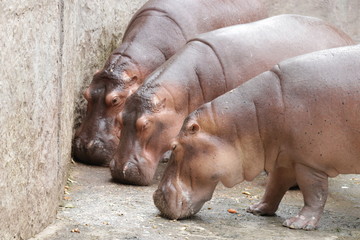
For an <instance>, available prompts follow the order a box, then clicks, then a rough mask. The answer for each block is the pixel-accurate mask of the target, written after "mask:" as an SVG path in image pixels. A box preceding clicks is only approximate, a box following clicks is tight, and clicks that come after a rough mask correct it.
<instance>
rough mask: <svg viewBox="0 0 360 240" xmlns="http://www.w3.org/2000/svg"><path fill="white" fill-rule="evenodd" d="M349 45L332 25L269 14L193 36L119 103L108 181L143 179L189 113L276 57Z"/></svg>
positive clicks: (148, 176) (151, 173)
mask: <svg viewBox="0 0 360 240" xmlns="http://www.w3.org/2000/svg"><path fill="white" fill-rule="evenodd" d="M294 29H296V31H294ZM352 43H353V41H352V40H351V39H350V38H349V37H348V36H347V35H346V34H344V33H343V32H342V31H339V30H338V29H336V28H334V27H333V26H331V25H329V24H327V23H325V22H323V21H321V20H319V19H316V18H311V17H304V16H299V15H281V16H276V17H271V18H268V19H264V20H261V21H258V22H253V23H249V24H242V25H237V26H232V27H227V28H223V29H219V30H216V31H213V32H209V33H206V34H202V35H201V36H198V37H197V38H195V39H193V40H191V41H190V42H189V43H188V44H187V45H186V46H185V47H183V48H182V49H181V50H179V52H178V53H176V54H175V55H174V56H173V57H172V58H170V59H169V60H168V61H167V62H166V63H165V64H163V65H162V66H161V67H159V68H158V69H157V70H156V71H155V72H153V73H152V74H151V75H150V76H149V77H148V78H147V80H146V82H145V84H144V85H143V86H142V87H140V88H139V89H138V90H137V91H136V93H134V94H133V95H132V96H131V97H129V98H128V100H127V101H126V103H125V107H124V111H123V113H122V117H121V118H119V120H120V121H121V124H122V125H123V129H122V132H121V142H120V144H119V147H118V149H117V151H116V153H115V155H114V159H113V161H112V162H111V164H110V169H111V174H112V177H113V179H114V180H115V181H118V182H121V183H131V184H136V185H148V184H150V183H151V181H152V178H153V176H154V173H155V170H156V167H157V165H158V162H159V159H160V158H161V156H162V154H164V152H166V151H167V150H169V149H170V146H169V143H170V141H171V139H172V138H174V137H175V136H176V134H177V133H178V132H179V130H180V127H181V124H182V122H183V120H184V119H185V117H186V116H187V115H188V114H189V113H190V112H191V111H193V110H195V109H196V108H197V107H199V106H200V105H202V104H204V103H206V102H208V101H211V100H213V99H214V98H216V97H218V96H219V95H221V94H224V93H225V92H227V91H229V90H231V89H233V88H235V87H236V86H238V85H240V84H241V83H243V82H245V81H247V80H249V79H251V78H252V77H255V76H256V75H258V74H260V73H262V72H264V71H266V70H269V69H270V68H271V67H272V66H273V65H274V64H276V63H277V62H279V61H281V60H284V59H287V58H289V57H293V56H297V55H300V54H303V53H308V52H312V51H316V50H320V49H326V48H331V47H337V46H344V45H349V44H352Z"/></svg>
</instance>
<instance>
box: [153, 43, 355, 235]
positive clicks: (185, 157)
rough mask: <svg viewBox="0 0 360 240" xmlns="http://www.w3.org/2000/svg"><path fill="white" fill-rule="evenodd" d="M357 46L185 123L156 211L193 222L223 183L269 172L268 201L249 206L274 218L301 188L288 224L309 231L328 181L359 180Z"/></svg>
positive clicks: (295, 61)
mask: <svg viewBox="0 0 360 240" xmlns="http://www.w3.org/2000/svg"><path fill="white" fill-rule="evenodd" d="M359 102H360V45H357V46H347V47H341V48H334V49H328V50H323V51H319V52H315V53H310V54H306V55H302V56H299V57H295V58H291V59H288V60H286V61H283V62H281V63H279V64H278V65H276V66H275V67H273V68H272V69H271V70H270V71H267V72H264V73H262V74H261V75H259V76H257V77H255V78H253V79H251V80H249V81H248V82H246V83H244V84H243V85H241V86H239V87H238V88H236V89H234V90H231V91H230V92H228V93H226V94H224V95H222V96H220V97H218V98H216V99H215V100H213V101H211V102H209V103H206V104H204V105H202V106H201V107H200V108H198V109H197V110H196V111H194V112H192V113H191V114H190V115H189V116H188V117H187V118H186V119H185V121H184V123H183V126H182V128H181V131H180V133H179V134H178V136H177V137H176V138H175V139H174V141H173V142H172V154H171V157H170V161H169V163H168V166H167V168H166V169H165V172H164V175H163V178H162V179H161V181H160V184H159V186H158V189H157V190H156V192H155V193H154V202H155V205H156V206H157V207H158V209H160V211H161V212H162V213H163V214H164V215H165V216H167V217H169V218H172V219H178V218H185V217H189V216H191V215H193V214H195V213H196V212H198V211H199V210H200V208H201V207H202V205H203V204H204V203H205V202H206V201H208V200H210V199H211V197H212V194H213V192H214V189H215V187H216V185H217V183H218V182H222V183H223V184H224V185H225V186H226V187H233V186H234V185H235V184H238V183H240V182H242V181H244V180H246V181H251V180H253V179H254V178H255V177H256V176H257V175H259V174H260V173H261V172H262V171H263V170H265V171H266V172H268V173H269V180H268V183H267V186H266V191H265V195H264V197H263V198H262V200H261V201H260V203H258V204H255V205H253V206H251V207H249V208H248V210H247V211H248V212H251V213H254V214H258V215H273V214H275V212H276V210H277V208H278V206H279V203H280V201H281V199H282V197H283V196H284V194H285V192H286V191H287V190H288V189H289V187H290V186H292V185H293V184H294V183H295V182H297V183H298V184H299V187H300V189H301V192H302V194H303V196H304V202H305V205H304V207H303V208H302V210H301V211H300V213H299V214H298V215H296V216H295V217H293V218H290V219H288V220H286V221H285V222H284V223H283V225H284V226H286V227H289V228H294V229H306V230H312V229H315V228H316V227H317V223H318V221H319V219H320V217H321V215H322V212H323V209H324V205H325V201H326V198H327V193H328V181H327V178H328V177H335V176H337V175H338V174H350V173H353V174H358V173H360V148H359V143H360V131H359V129H360V121H359V119H360V105H359Z"/></svg>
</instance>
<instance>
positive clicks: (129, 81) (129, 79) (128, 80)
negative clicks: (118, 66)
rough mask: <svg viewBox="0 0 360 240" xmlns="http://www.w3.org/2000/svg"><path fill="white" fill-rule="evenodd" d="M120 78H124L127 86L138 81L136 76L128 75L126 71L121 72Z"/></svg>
mask: <svg viewBox="0 0 360 240" xmlns="http://www.w3.org/2000/svg"><path fill="white" fill-rule="evenodd" d="M121 78H122V80H124V82H125V84H126V85H127V86H131V85H133V84H134V83H137V81H138V78H137V76H135V75H134V76H132V77H130V76H129V74H128V73H127V72H123V73H122V76H121Z"/></svg>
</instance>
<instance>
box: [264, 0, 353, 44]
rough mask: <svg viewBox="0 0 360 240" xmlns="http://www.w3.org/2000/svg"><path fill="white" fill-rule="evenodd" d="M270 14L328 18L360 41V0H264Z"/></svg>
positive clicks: (328, 20)
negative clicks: (293, 14)
mask: <svg viewBox="0 0 360 240" xmlns="http://www.w3.org/2000/svg"><path fill="white" fill-rule="evenodd" d="M262 1H263V3H264V4H265V5H266V6H267V8H268V11H269V14H270V15H278V14H285V13H295V14H301V15H307V16H314V17H318V18H321V19H324V20H326V21H327V22H329V23H332V24H333V25H335V26H337V27H339V28H340V29H342V30H343V31H344V32H346V33H347V34H349V35H350V36H351V37H352V38H353V39H354V40H355V41H356V42H357V43H360V1H359V0H316V1H314V0H262Z"/></svg>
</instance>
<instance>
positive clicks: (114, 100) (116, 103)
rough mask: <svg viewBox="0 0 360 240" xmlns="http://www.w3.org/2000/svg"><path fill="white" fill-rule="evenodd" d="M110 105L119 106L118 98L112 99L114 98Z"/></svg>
mask: <svg viewBox="0 0 360 240" xmlns="http://www.w3.org/2000/svg"><path fill="white" fill-rule="evenodd" d="M111 104H112V105H113V106H116V105H119V104H120V98H119V97H114V98H113V99H112V100H111Z"/></svg>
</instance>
